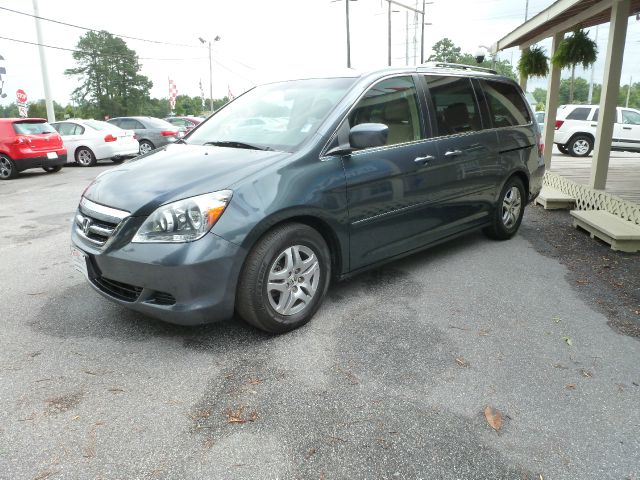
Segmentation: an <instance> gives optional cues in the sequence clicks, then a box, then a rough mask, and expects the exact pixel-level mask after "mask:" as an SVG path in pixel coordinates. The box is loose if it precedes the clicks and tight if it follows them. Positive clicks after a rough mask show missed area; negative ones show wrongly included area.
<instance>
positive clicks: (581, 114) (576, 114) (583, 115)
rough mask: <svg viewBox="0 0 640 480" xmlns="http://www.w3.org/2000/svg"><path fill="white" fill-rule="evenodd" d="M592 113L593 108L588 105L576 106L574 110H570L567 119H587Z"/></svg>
mask: <svg viewBox="0 0 640 480" xmlns="http://www.w3.org/2000/svg"><path fill="white" fill-rule="evenodd" d="M590 113H591V108H587V107H578V108H574V109H573V111H572V112H569V115H567V120H586V119H587V118H589V114H590Z"/></svg>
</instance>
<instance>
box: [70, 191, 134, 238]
mask: <svg viewBox="0 0 640 480" xmlns="http://www.w3.org/2000/svg"><path fill="white" fill-rule="evenodd" d="M128 216H129V212H125V211H124V210H117V209H115V208H111V207H106V206H104V205H100V204H98V203H94V202H92V201H90V200H87V199H86V198H83V199H82V201H81V202H80V207H79V208H78V212H77V213H76V217H75V221H74V223H75V229H76V233H77V234H78V235H79V236H80V237H82V238H84V239H85V240H87V241H88V242H89V243H92V244H93V245H96V246H98V247H102V246H104V244H105V243H107V242H108V241H109V239H110V238H111V237H112V236H113V234H114V232H115V231H116V229H117V228H118V225H120V223H121V222H122V220H124V219H125V218H127V217H128Z"/></svg>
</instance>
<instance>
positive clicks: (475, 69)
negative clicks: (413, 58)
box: [421, 62, 498, 75]
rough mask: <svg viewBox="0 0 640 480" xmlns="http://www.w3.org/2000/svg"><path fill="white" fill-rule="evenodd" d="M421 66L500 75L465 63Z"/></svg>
mask: <svg viewBox="0 0 640 480" xmlns="http://www.w3.org/2000/svg"><path fill="white" fill-rule="evenodd" d="M421 66H423V67H434V68H459V69H461V70H473V71H475V72H485V73H493V74H494V75H497V74H498V72H497V71H495V70H493V69H491V68H483V67H476V66H474V65H465V64H463V63H447V62H425V63H423V64H422V65H421Z"/></svg>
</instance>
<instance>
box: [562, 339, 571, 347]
mask: <svg viewBox="0 0 640 480" xmlns="http://www.w3.org/2000/svg"><path fill="white" fill-rule="evenodd" d="M562 340H564V342H565V343H566V344H567V345H569V346H571V345H573V339H572V338H571V337H562Z"/></svg>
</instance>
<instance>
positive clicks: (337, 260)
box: [242, 211, 348, 277]
mask: <svg viewBox="0 0 640 480" xmlns="http://www.w3.org/2000/svg"><path fill="white" fill-rule="evenodd" d="M285 223H301V224H303V225H307V226H309V227H311V228H313V229H314V230H316V231H317V232H318V233H319V234H320V235H321V236H322V238H323V239H324V241H325V242H326V244H327V247H329V253H330V255H331V271H332V276H334V277H335V276H339V275H340V274H342V273H344V271H345V270H346V268H348V257H347V252H348V245H345V240H344V239H343V240H341V239H340V235H339V234H338V232H337V231H336V227H335V226H334V225H331V222H330V221H329V220H327V219H325V218H322V216H321V215H318V214H316V213H314V212H293V211H289V212H280V213H278V214H275V215H271V216H270V217H268V218H266V219H264V220H263V221H261V222H260V223H258V224H257V225H256V226H255V227H254V228H253V229H252V230H251V231H250V232H249V233H248V234H247V235H246V237H245V239H244V241H243V242H242V247H243V248H244V249H245V251H246V252H247V253H248V252H250V251H251V249H252V248H253V247H254V245H255V244H256V243H257V242H258V241H259V240H260V239H261V238H262V237H263V236H264V235H265V234H266V233H267V232H269V231H271V230H273V229H274V228H276V227H278V226H280V225H282V224H285ZM244 262H246V258H245V260H244V261H243V263H244Z"/></svg>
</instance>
